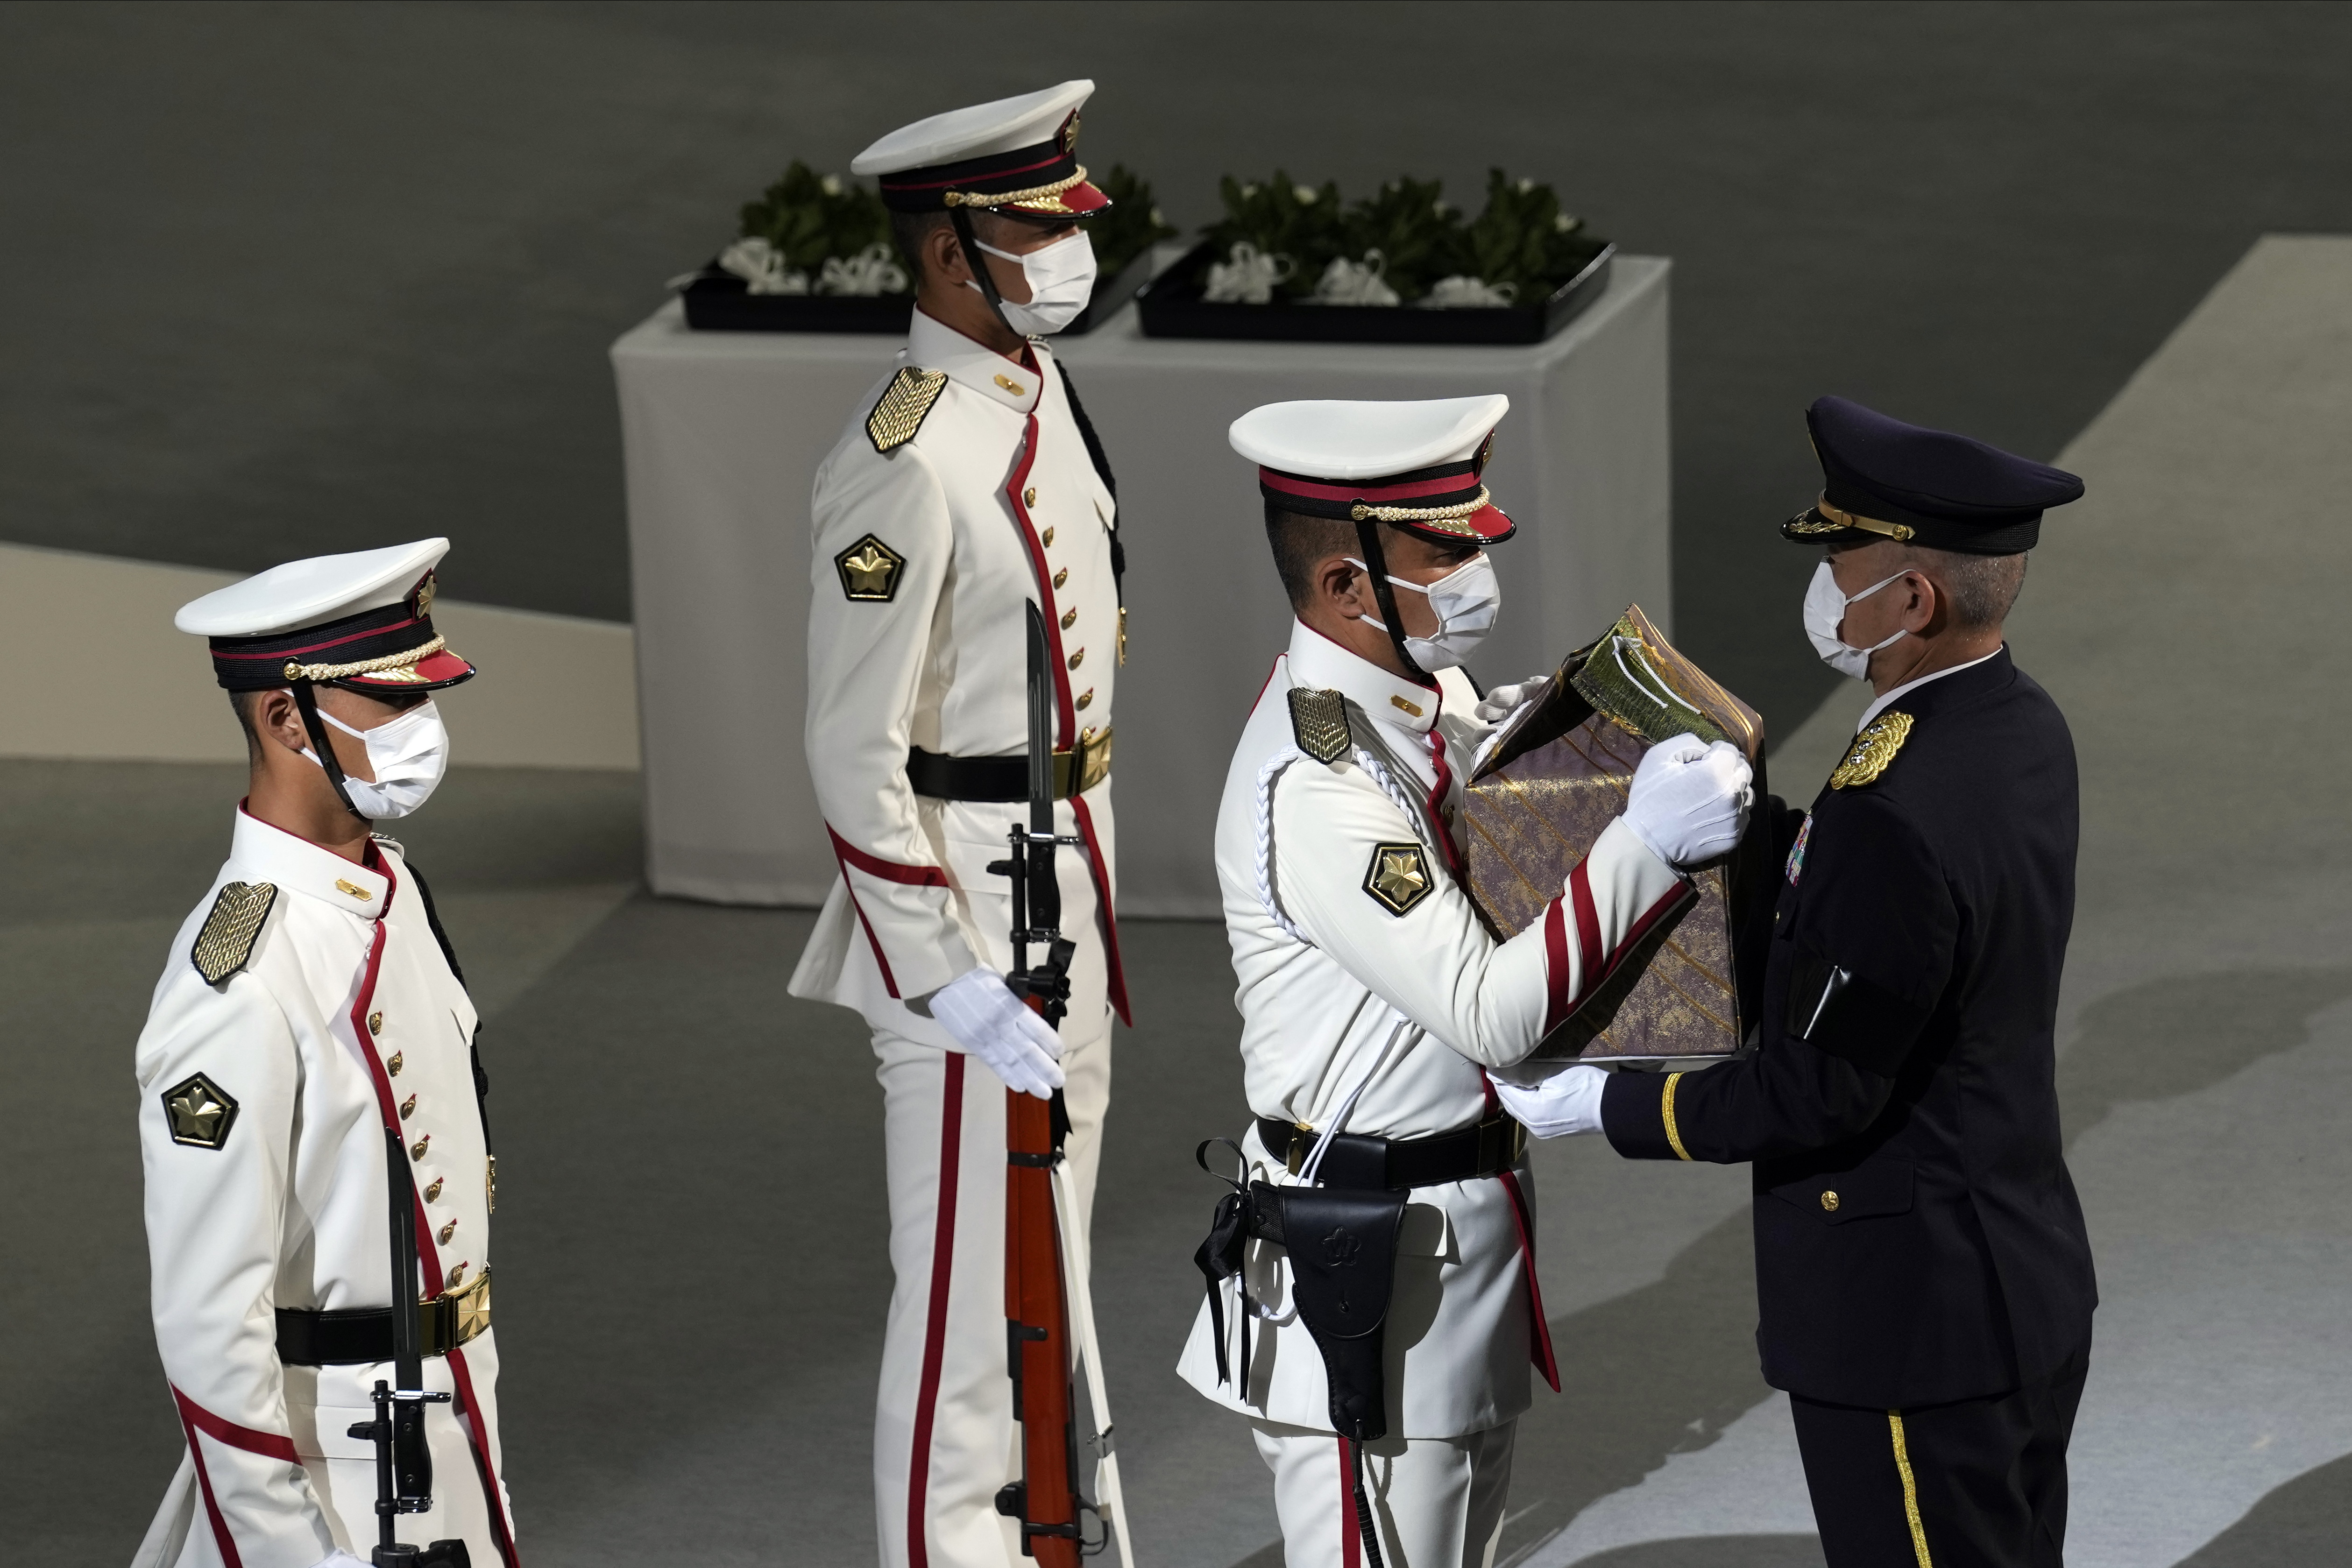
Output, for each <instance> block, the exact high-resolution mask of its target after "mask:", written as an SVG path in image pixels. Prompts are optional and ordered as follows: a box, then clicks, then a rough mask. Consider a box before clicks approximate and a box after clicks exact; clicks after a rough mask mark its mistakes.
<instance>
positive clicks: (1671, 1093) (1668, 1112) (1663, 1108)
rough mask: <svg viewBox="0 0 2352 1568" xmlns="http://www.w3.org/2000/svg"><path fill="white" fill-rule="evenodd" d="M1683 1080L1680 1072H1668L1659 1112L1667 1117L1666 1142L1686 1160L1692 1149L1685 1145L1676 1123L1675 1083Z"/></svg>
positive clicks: (1660, 1096)
mask: <svg viewBox="0 0 2352 1568" xmlns="http://www.w3.org/2000/svg"><path fill="white" fill-rule="evenodd" d="M1682 1081H1683V1075H1682V1074H1681V1073H1679V1072H1669V1073H1667V1074H1666V1092H1664V1093H1663V1094H1661V1095H1659V1096H1658V1113H1659V1114H1660V1115H1661V1116H1663V1117H1664V1119H1665V1124H1666V1142H1667V1143H1668V1144H1671V1145H1673V1146H1674V1151H1675V1158H1676V1159H1678V1160H1686V1159H1689V1158H1690V1151H1689V1150H1688V1149H1686V1148H1685V1147H1683V1134H1682V1130H1681V1129H1680V1128H1678V1127H1676V1126H1675V1084H1677V1083H1680V1082H1682Z"/></svg>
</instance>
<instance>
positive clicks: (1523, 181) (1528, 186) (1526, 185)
mask: <svg viewBox="0 0 2352 1568" xmlns="http://www.w3.org/2000/svg"><path fill="white" fill-rule="evenodd" d="M1535 188H1536V183H1535V182H1534V181H1533V180H1530V179H1528V177H1527V176H1526V175H1524V174H1522V175H1520V176H1519V194H1520V195H1522V196H1524V195H1526V194H1527V193H1528V192H1529V191H1532V190H1534V189H1535Z"/></svg>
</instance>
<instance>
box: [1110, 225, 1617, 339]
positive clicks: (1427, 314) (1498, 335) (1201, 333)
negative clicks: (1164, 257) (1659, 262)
mask: <svg viewBox="0 0 2352 1568" xmlns="http://www.w3.org/2000/svg"><path fill="white" fill-rule="evenodd" d="M1616 255H1617V246H1615V245H1614V244H1611V245H1606V246H1601V254H1600V255H1598V256H1594V257H1593V258H1592V259H1591V261H1589V262H1587V263H1585V265H1584V267H1583V269H1582V270H1580V272H1578V273H1577V275H1576V276H1575V277H1571V278H1570V279H1569V280H1568V281H1567V282H1566V283H1563V284H1561V285H1560V286H1559V287H1558V288H1557V289H1555V290H1553V291H1552V295H1551V297H1550V298H1548V299H1546V300H1544V301H1543V302H1542V303H1541V304H1538V305H1488V306H1471V307H1462V308H1450V309H1424V308H1415V307H1413V306H1411V305H1291V304H1270V305H1224V304H1217V305H1213V304H1211V303H1209V302H1208V301H1207V300H1205V299H1202V298H1201V295H1202V291H1203V289H1204V288H1205V287H1206V285H1207V280H1208V276H1209V264H1210V262H1211V261H1212V260H1213V259H1214V256H1213V253H1212V248H1211V246H1209V244H1208V242H1206V241H1202V243H1201V244H1200V245H1197V246H1193V247H1192V250H1191V251H1189V252H1187V253H1186V254H1185V256H1184V259H1183V260H1181V261H1180V262H1178V263H1176V265H1175V266H1173V267H1170V268H1169V269H1168V270H1167V271H1165V272H1163V273H1161V274H1160V276H1159V277H1156V278H1154V279H1153V280H1152V281H1151V282H1150V283H1149V284H1147V285H1145V286H1144V288H1143V292H1141V293H1140V294H1139V295H1137V296H1136V308H1137V310H1138V311H1139V312H1140V314H1141V316H1142V319H1143V330H1144V334H1145V335H1146V336H1147V337H1152V338H1255V339H1259V340H1277V341H1282V342H1291V343H1540V342H1542V341H1543V340H1545V339H1546V338H1549V337H1550V336H1551V335H1552V334H1553V333H1554V332H1557V331H1559V329H1561V328H1562V327H1565V326H1567V325H1568V324H1569V322H1570V321H1572V320H1574V319H1576V317H1577V315H1578V313H1579V312H1580V311H1582V310H1583V308H1585V307H1586V306H1588V305H1590V304H1591V303H1592V302H1593V301H1594V300H1595V299H1598V298H1601V293H1602V291H1603V290H1605V289H1606V288H1607V287H1609V267H1610V263H1611V262H1612V261H1613V260H1614V259H1615V257H1616Z"/></svg>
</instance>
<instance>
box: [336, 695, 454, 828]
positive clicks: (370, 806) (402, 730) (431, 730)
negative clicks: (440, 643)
mask: <svg viewBox="0 0 2352 1568" xmlns="http://www.w3.org/2000/svg"><path fill="white" fill-rule="evenodd" d="M319 716H320V718H323V719H325V720H326V721H327V722H328V723H329V724H331V725H333V726H334V727H336V728H337V729H340V730H341V731H342V732H343V733H344V734H345V735H351V736H356V737H359V739H360V740H361V742H362V744H364V745H365V746H366V747H367V756H368V771H369V772H371V773H373V774H374V775H375V780H374V782H373V783H370V782H369V781H368V780H367V779H354V778H352V776H351V775H350V774H348V773H347V774H345V775H344V776H343V793H345V794H346V795H349V796H350V797H351V798H352V809H353V810H356V811H358V812H359V814H360V815H361V816H362V817H366V818H368V819H370V820H371V821H389V820H390V819H392V818H394V817H405V816H406V815H408V813H410V812H411V811H414V810H416V808H417V807H419V806H422V805H423V804H425V797H426V796H428V795H430V794H432V793H433V790H434V788H435V787H436V785H438V784H439V783H440V782H441V776H442V775H443V774H444V773H446V772H447V771H448V768H449V732H448V731H447V730H446V729H445V728H444V727H442V724H441V710H440V709H438V708H436V707H435V706H433V702H432V699H431V698H429V697H428V698H426V699H425V701H424V702H421V703H418V704H417V705H416V706H415V707H413V708H410V709H409V710H408V711H407V712H406V713H404V714H402V715H401V716H399V717H397V718H395V719H394V720H392V721H391V722H390V723H388V724H380V725H377V726H376V727H374V728H373V729H353V728H352V727H351V726H350V725H347V724H345V723H344V722H343V721H342V720H341V719H339V718H337V717H336V716H334V715H333V714H331V713H329V712H327V710H326V709H324V708H320V710H319ZM302 755H303V756H305V757H307V758H310V760H311V761H313V762H318V760H319V754H318V753H317V752H315V751H312V750H310V748H309V747H303V750H302ZM320 766H321V767H324V766H325V764H323V763H320Z"/></svg>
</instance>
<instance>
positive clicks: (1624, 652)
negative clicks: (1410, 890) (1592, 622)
mask: <svg viewBox="0 0 2352 1568" xmlns="http://www.w3.org/2000/svg"><path fill="white" fill-rule="evenodd" d="M1685 732H1687V733H1690V734H1693V735H1696V736H1697V737H1699V738H1700V739H1702V740H1706V741H1710V742H1711V741H1717V740H1728V741H1730V742H1731V743H1732V744H1733V745H1735V746H1738V747H1739V748H1740V749H1741V751H1742V752H1744V753H1745V754H1746V755H1747V757H1748V761H1749V763H1750V764H1751V765H1752V766H1753V767H1754V768H1755V769H1756V792H1757V798H1758V799H1759V800H1761V799H1762V798H1763V793H1764V723H1763V720H1762V719H1761V718H1759V716H1757V713H1756V710H1755V709H1753V708H1751V707H1749V706H1748V705H1747V704H1745V703H1743V702H1741V701H1740V700H1739V699H1738V697H1736V696H1733V695H1731V694H1730V693H1729V692H1727V691H1725V690H1724V689H1723V687H1721V686H1720V685H1717V684H1716V683H1715V682H1714V681H1713V680H1711V679H1709V678H1708V677H1707V675H1706V673H1705V672H1704V671H1702V670H1700V669H1699V667H1698V666H1697V665H1696V664H1692V663H1691V662H1690V661H1689V660H1688V659H1686V658H1685V657H1684V656H1683V655H1682V654H1681V653H1677V652H1675V648H1674V647H1673V645H1672V644H1671V643H1667V641H1666V640H1665V638H1664V637H1663V636H1661V635H1660V634H1659V632H1658V630H1657V628H1656V627H1654V626H1653V625H1652V624H1651V623H1650V620H1649V617H1647V616H1646V615H1644V614H1643V613H1642V610H1641V607H1640V606H1639V605H1634V606H1632V607H1629V608H1628V609H1627V610H1626V612H1625V613H1624V614H1623V615H1622V616H1621V617H1620V618H1619V619H1618V622H1617V623H1616V625H1614V626H1612V627H1611V628H1610V630H1609V632H1608V634H1607V635H1606V636H1604V637H1602V638H1601V640H1600V641H1598V642H1596V643H1592V644H1591V646H1589V647H1585V648H1580V649H1578V650H1577V651H1576V652H1575V653H1571V654H1570V655H1569V657H1568V659H1567V661H1566V662H1565V663H1564V664H1561V665H1560V667H1559V673H1558V674H1555V675H1554V676H1553V677H1552V680H1551V684H1550V687H1549V690H1547V691H1546V692H1545V693H1544V695H1542V696H1540V697H1538V698H1537V699H1536V700H1534V701H1533V702H1531V703H1528V704H1527V705H1525V706H1522V707H1521V708H1520V710H1519V711H1518V712H1517V714H1515V715H1514V716H1512V717H1511V718H1510V720H1509V721H1508V722H1507V724H1506V725H1505V726H1504V727H1503V729H1502V731H1501V732H1500V735H1499V737H1498V738H1497V740H1496V744H1495V745H1494V747H1493V748H1492V749H1491V750H1490V751H1489V752H1488V754H1487V756H1486V760H1485V761H1484V762H1482V763H1481V764H1480V765H1479V768H1478V769H1477V771H1476V772H1475V774H1474V775H1473V776H1472V778H1471V779H1470V782H1469V785H1468V787H1467V789H1465V803H1464V821H1463V824H1462V837H1463V840H1464V850H1465V857H1466V859H1467V862H1468V866H1469V877H1470V892H1471V895H1472V897H1473V898H1474V899H1475V902H1476V904H1477V905H1478V908H1479V911H1480V913H1482V914H1483V915H1485V916H1486V921H1487V923H1488V924H1489V925H1492V926H1493V927H1494V929H1495V931H1496V935H1497V936H1506V937H1507V936H1513V935H1515V934H1517V932H1519V931H1521V930H1524V929H1525V928H1526V927H1527V926H1528V925H1531V924H1532V923H1534V922H1535V921H1536V920H1538V919H1539V918H1541V916H1542V915H1543V911H1544V906H1545V905H1547V904H1549V903H1550V902H1551V901H1552V900H1553V899H1555V898H1557V897H1559V894H1560V888H1561V884H1562V883H1564V882H1565V881H1566V880H1567V878H1568V873H1570V872H1571V871H1573V870H1574V869H1575V868H1576V866H1577V864H1578V862H1580V861H1582V860H1583V859H1584V857H1585V856H1586V855H1587V854H1589V853H1591V850H1592V845H1593V842H1594V841H1596V840H1598V839H1599V838H1600V837H1601V831H1602V830H1603V829H1605V828H1607V827H1608V826H1609V824H1610V822H1611V821H1613V820H1614V819H1615V818H1617V817H1618V816H1619V815H1621V814H1622V812H1623V811H1624V810H1625V799H1626V791H1627V789H1629V787H1630V786H1631V785H1632V783H1633V769H1634V768H1636V767H1638V766H1639V765H1640V764H1641V760H1642V757H1643V754H1644V753H1645V752H1647V751H1648V750H1649V748H1650V747H1652V746H1654V745H1655V744H1657V743H1658V742H1661V741H1664V740H1669V739H1672V738H1673V737H1675V736H1677V735H1681V734H1684V733H1685ZM1762 817H1763V813H1762V812H1760V811H1759V812H1758V813H1757V815H1756V818H1755V819H1754V820H1752V821H1751V823H1750V826H1749V829H1748V836H1747V838H1746V839H1745V840H1743V841H1741V843H1740V845H1739V847H1738V849H1737V850H1735V851H1733V852H1732V853H1730V854H1729V855H1727V856H1725V857H1724V858H1723V859H1722V860H1720V861H1717V862H1712V863H1710V864H1709V865H1707V866H1706V867H1704V868H1702V869H1701V870H1699V871H1698V872H1697V873H1696V874H1695V875H1694V876H1693V877H1692V879H1691V880H1692V884H1693V885H1694V886H1695V887H1696V889H1697V890H1698V894H1699V896H1698V897H1697V899H1696V900H1695V901H1693V902H1692V903H1690V904H1686V905H1685V907H1684V909H1683V911H1682V913H1681V914H1680V915H1678V916H1676V917H1675V919H1673V920H1671V921H1669V922H1667V923H1665V924H1664V925H1662V926H1661V927H1660V928H1659V929H1657V930H1654V931H1653V932H1651V933H1650V934H1649V935H1648V936H1645V937H1644V938H1643V941H1642V943H1641V945H1640V946H1639V947H1637V948H1636V949H1635V950H1634V951H1633V952H1632V953H1630V954H1628V955H1627V956H1626V957H1625V959H1624V961H1623V962H1622V964H1621V965H1620V966H1619V967H1618V969H1617V972H1616V973H1615V974H1614V975H1613V976H1612V977H1611V978H1610V980H1609V982H1608V983H1607V984H1606V985H1604V986H1603V987H1602V988H1601V990H1600V991H1599V992H1598V993H1596V994H1595V995H1594V996H1593V998H1592V999H1591V1001H1589V1002H1587V1003H1586V1004H1585V1005H1584V1006H1583V1007H1582V1008H1580V1009H1578V1011H1577V1012H1576V1013H1575V1014H1574V1015H1573V1016H1572V1017H1570V1019H1568V1020H1567V1021H1566V1022H1565V1023H1563V1024H1562V1025H1560V1027H1559V1028H1558V1029H1556V1030H1553V1031H1552V1033H1551V1035H1550V1037H1549V1039H1547V1040H1545V1041H1544V1042H1543V1044H1542V1045H1541V1046H1540V1047H1539V1048H1538V1050H1537V1052H1536V1055H1537V1056H1538V1058H1539V1059H1543V1060H1548V1061H1560V1060H1566V1059H1570V1058H1575V1059H1577V1060H1580V1061H1643V1062H1657V1061H1668V1060H1678V1061H1704V1060H1707V1059H1713V1058H1719V1057H1724V1056H1729V1055H1731V1054H1733V1053H1735V1052H1736V1051H1738V1050H1739V1049H1740V1047H1741V1045H1742V1044H1743V1043H1744V1042H1746V1041H1748V1040H1749V1039H1750V1038H1751V1037H1752V1035H1753V1033H1754V1030H1755V1023H1756V1017H1757V1013H1758V1010H1759V1000H1760V997H1761V992H1762V988H1763V969H1764V964H1763V960H1764V948H1765V944H1766V942H1768V941H1769V939H1770V924H1769V923H1770V918H1771V915H1770V905H1771V899H1772V894H1773V882H1772V875H1771V871H1772V868H1771V866H1770V864H1769V862H1770V860H1771V842H1770V834H1769V829H1767V828H1766V827H1765V825H1764V823H1763V821H1762Z"/></svg>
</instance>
